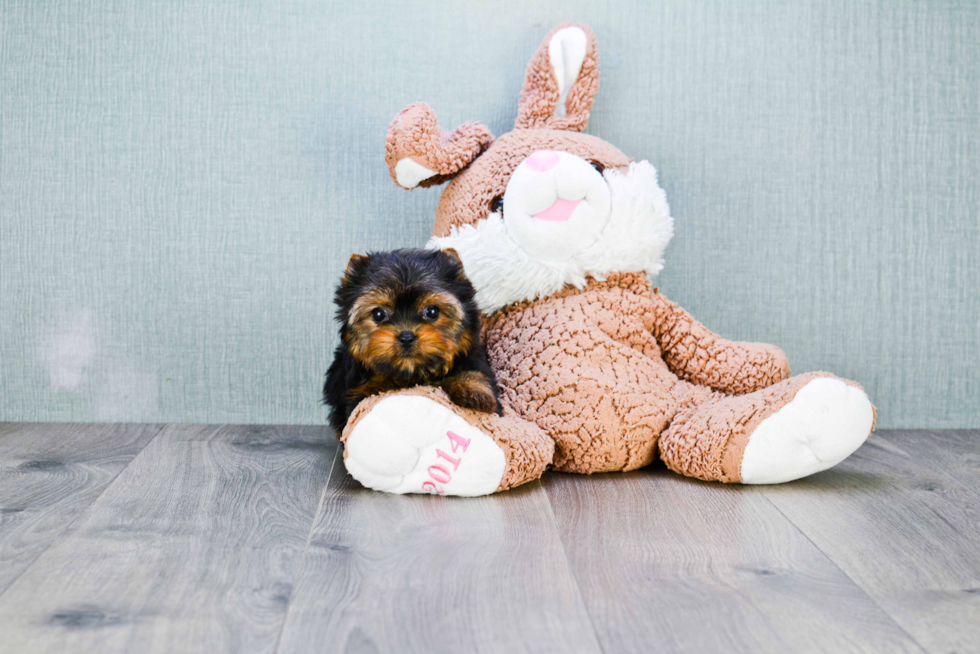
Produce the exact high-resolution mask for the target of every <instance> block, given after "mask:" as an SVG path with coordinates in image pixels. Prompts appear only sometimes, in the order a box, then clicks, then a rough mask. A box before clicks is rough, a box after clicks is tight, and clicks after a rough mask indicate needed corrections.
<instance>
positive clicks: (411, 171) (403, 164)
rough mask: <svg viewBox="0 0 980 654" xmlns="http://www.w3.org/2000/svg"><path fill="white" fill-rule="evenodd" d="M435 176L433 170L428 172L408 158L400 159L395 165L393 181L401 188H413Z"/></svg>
mask: <svg viewBox="0 0 980 654" xmlns="http://www.w3.org/2000/svg"><path fill="white" fill-rule="evenodd" d="M435 174H436V172H435V171H434V170H429V169H428V168H426V167H425V166H423V165H422V164H420V163H418V162H416V161H415V160H413V159H409V158H408V157H405V158H404V159H400V160H399V161H398V163H397V164H395V180H396V181H397V182H398V185H399V186H401V187H403V188H409V189H411V188H415V187H416V186H418V185H419V184H420V183H421V182H424V181H425V180H427V179H429V178H430V177H432V176H433V175H435Z"/></svg>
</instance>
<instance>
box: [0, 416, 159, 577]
mask: <svg viewBox="0 0 980 654" xmlns="http://www.w3.org/2000/svg"><path fill="white" fill-rule="evenodd" d="M161 428H162V425H75V424H31V423H20V424H15V423H3V424H0V595H2V594H3V592H4V591H5V590H6V589H7V588H8V587H9V586H10V585H11V584H12V583H13V582H14V581H16V579H17V578H18V577H20V575H22V574H23V573H24V571H25V570H27V568H28V567H29V566H30V565H31V564H32V563H33V562H34V561H35V559H37V557H38V556H40V555H41V554H42V553H43V552H44V551H45V550H46V549H47V548H48V547H50V546H51V544H52V543H54V542H56V541H57V540H58V539H59V538H64V537H65V536H67V535H68V534H69V533H71V531H72V528H73V525H74V523H75V520H76V519H77V518H78V516H79V515H80V514H81V513H82V512H83V511H84V510H85V509H86V508H88V506H89V505H90V504H91V503H92V502H93V501H95V499H96V498H97V497H98V496H99V494H100V493H102V491H104V490H105V488H106V486H108V485H109V483H110V482H112V480H113V479H115V477H116V475H117V474H119V472H120V471H121V470H122V469H123V468H125V467H126V465H127V464H129V462H130V461H132V459H133V458H134V457H135V456H136V455H137V454H139V452H140V451H141V450H142V449H143V447H144V446H145V445H146V444H147V443H148V442H150V439H151V438H153V436H154V435H155V434H156V433H157V432H159V431H160V429H161Z"/></svg>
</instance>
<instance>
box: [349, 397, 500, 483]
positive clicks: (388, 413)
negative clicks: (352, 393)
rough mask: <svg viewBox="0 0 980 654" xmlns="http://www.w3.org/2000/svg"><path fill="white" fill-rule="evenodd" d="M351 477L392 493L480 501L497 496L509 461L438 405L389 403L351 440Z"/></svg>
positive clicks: (417, 400) (408, 400) (409, 400)
mask: <svg viewBox="0 0 980 654" xmlns="http://www.w3.org/2000/svg"><path fill="white" fill-rule="evenodd" d="M346 448H347V452H346V454H347V456H346V458H345V460H344V463H345V465H346V466H347V472H349V473H350V474H351V476H352V477H353V478H354V479H356V480H357V481H359V482H361V483H362V484H363V485H365V486H367V487H368V488H373V489H374V490H379V491H385V492H388V493H398V494H402V493H429V494H436V495H462V496H470V497H472V496H476V495H488V494H489V493H492V492H494V491H495V490H497V487H498V486H500V480H501V479H502V478H503V476H504V468H505V467H506V464H507V461H506V458H505V457H504V452H503V450H501V449H500V448H499V447H498V446H497V444H496V443H494V441H493V439H492V438H490V436H488V435H487V434H485V433H483V432H482V431H480V430H479V429H477V428H476V427H474V426H472V425H471V424H470V423H468V422H466V421H465V420H463V419H462V418H460V417H459V416H457V415H456V414H455V413H453V412H452V411H450V410H449V409H447V408H446V407H444V406H442V405H441V404H439V403H438V402H435V401H433V400H430V399H429V398H427V397H422V396H419V395H408V396H400V395H395V396H392V397H386V398H385V399H383V400H381V401H380V402H378V403H377V405H375V407H374V408H373V409H372V410H371V412H370V413H368V414H367V415H366V416H364V417H363V418H362V419H361V420H360V422H358V423H357V425H356V426H355V427H354V429H353V431H352V432H351V434H350V436H348V437H347V444H346Z"/></svg>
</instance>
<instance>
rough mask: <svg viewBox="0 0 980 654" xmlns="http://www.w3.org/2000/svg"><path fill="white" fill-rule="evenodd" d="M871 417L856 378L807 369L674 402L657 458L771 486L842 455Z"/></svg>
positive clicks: (858, 440)
mask: <svg viewBox="0 0 980 654" xmlns="http://www.w3.org/2000/svg"><path fill="white" fill-rule="evenodd" d="M682 384H683V382H682ZM679 388H682V387H679ZM874 419H875V415H874V407H873V406H872V405H871V402H870V400H868V396H867V395H865V393H864V391H863V390H862V389H861V387H860V386H858V385H857V384H856V383H854V382H851V381H847V380H844V379H839V378H837V377H834V376H833V375H831V374H829V373H809V374H805V375H799V376H796V377H791V378H790V379H787V380H784V381H781V382H778V383H776V384H773V385H772V386H769V387H767V388H765V389H763V390H759V391H755V392H753V393H748V394H746V395H738V396H724V397H716V398H712V399H707V400H706V401H704V402H702V403H700V404H696V405H695V406H688V407H687V408H682V409H681V410H679V411H678V412H677V415H676V416H674V418H673V420H672V421H671V424H670V427H669V428H668V429H667V431H666V432H664V434H663V436H662V437H661V439H660V456H661V458H662V459H663V460H664V462H665V463H666V464H667V467H669V468H670V469H671V470H673V471H675V472H678V473H680V474H682V475H686V476H688V477H696V478H698V479H703V480H705V481H722V482H728V483H743V484H777V483H782V482H786V481H792V480H794V479H799V478H801V477H806V476H807V475H812V474H814V473H816V472H820V471H822V470H826V469H828V468H831V467H833V466H835V465H837V464H838V463H840V462H841V461H843V460H844V459H845V458H847V457H848V456H850V454H851V453H852V452H854V450H856V449H857V448H858V447H860V446H861V444H862V443H864V441H865V440H866V439H867V437H868V434H869V433H870V432H871V431H872V430H873V429H874Z"/></svg>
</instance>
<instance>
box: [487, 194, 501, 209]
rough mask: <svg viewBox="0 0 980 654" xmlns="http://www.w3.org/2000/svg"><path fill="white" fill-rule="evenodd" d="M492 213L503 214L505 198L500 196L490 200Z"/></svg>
mask: <svg viewBox="0 0 980 654" xmlns="http://www.w3.org/2000/svg"><path fill="white" fill-rule="evenodd" d="M490 211H491V212H492V213H503V211H504V196H502V195H498V196H497V197H495V198H494V199H492V200H490Z"/></svg>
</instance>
